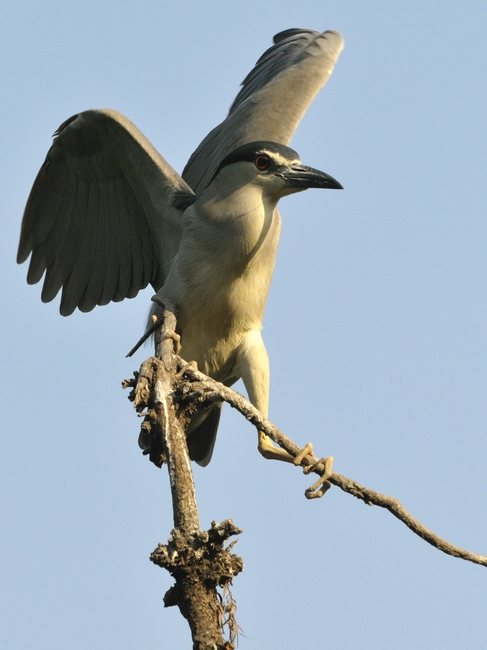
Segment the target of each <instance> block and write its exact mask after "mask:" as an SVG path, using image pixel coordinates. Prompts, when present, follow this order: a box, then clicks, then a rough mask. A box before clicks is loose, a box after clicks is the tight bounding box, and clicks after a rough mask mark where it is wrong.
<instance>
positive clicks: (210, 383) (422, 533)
mask: <svg viewBox="0 0 487 650" xmlns="http://www.w3.org/2000/svg"><path fill="white" fill-rule="evenodd" d="M178 367H180V368H184V367H185V362H184V361H183V360H182V359H179V360H178ZM183 376H184V377H185V378H187V379H188V380H189V381H188V383H187V384H183V386H182V387H181V388H180V391H181V394H182V395H181V397H182V400H183V401H186V400H187V401H193V402H194V403H195V404H197V405H198V406H199V405H200V404H201V405H202V406H203V405H208V403H211V402H213V401H225V402H227V403H228V404H230V406H232V407H233V408H234V409H236V410H237V411H239V412H240V413H241V414H242V415H243V416H244V417H245V418H246V419H247V420H248V421H249V422H250V423H252V424H253V425H254V426H256V427H258V428H259V429H262V430H263V431H264V432H265V433H266V434H267V435H268V436H269V437H270V438H272V440H273V441H274V442H275V443H276V444H278V445H279V446H280V447H282V448H283V449H285V450H286V451H287V452H288V453H289V454H291V456H294V457H296V456H298V455H299V454H300V452H301V448H300V447H299V446H298V445H297V444H296V443H294V442H293V441H292V440H290V439H289V438H288V437H287V436H286V435H284V433H282V431H280V430H279V429H278V428H277V427H276V426H275V425H274V424H272V422H270V420H268V419H267V418H265V417H264V416H263V415H262V414H261V413H260V412H259V411H258V410H257V409H256V408H255V407H254V406H252V404H250V402H248V401H247V400H246V399H245V398H244V397H243V396H242V395H240V394H239V393H237V392H236V391H234V390H232V389H231V388H227V387H226V386H224V385H223V384H221V383H219V382H217V381H215V380H213V379H210V378H209V377H207V376H206V375H204V374H203V373H201V372H199V371H198V370H195V369H194V368H193V367H192V366H191V365H190V366H186V367H185V370H184V373H183ZM301 465H302V466H303V467H304V468H305V469H306V468H307V467H310V468H312V470H311V471H312V472H314V473H315V474H318V475H320V476H321V475H322V474H323V472H324V470H325V468H324V465H323V464H322V463H321V462H320V459H319V458H316V457H315V456H313V455H312V454H308V455H307V456H306V457H305V458H304V459H303V461H302V463H301ZM327 480H328V481H329V482H330V483H331V484H333V485H335V486H336V487H339V488H340V489H341V490H343V491H344V492H347V493H348V494H351V495H352V496H354V497H356V498H357V499H360V500H362V501H363V502H364V503H366V504H367V505H370V506H372V505H375V506H379V507H380V508H385V509H386V510H388V511H389V512H390V513H391V514H393V515H394V516H395V517H397V518H398V519H399V520H400V521H402V522H403V523H404V524H406V526H407V527H408V528H409V529H410V530H412V531H413V533H415V534H416V535H418V536H419V537H421V538H422V539H424V540H425V541H426V542H428V544H431V545H432V546H434V547H435V548H437V549H438V550H440V551H442V552H443V553H446V554H447V555H452V556H453V557H458V558H461V559H463V560H467V561H469V562H474V563H475V564H480V565H483V566H487V557H486V556H484V555H479V554H477V553H472V552H470V551H467V550H464V549H462V548H459V547H458V546H454V545H453V544H450V542H447V541H446V540H444V539H442V538H441V537H439V536H438V535H436V534H435V533H433V532H432V531H431V530H429V529H428V528H426V526H424V525H423V524H422V523H421V522H419V521H418V520H417V519H416V518H415V517H413V516H412V515H411V513H409V512H408V511H407V510H406V509H405V508H404V506H403V505H402V504H401V502H400V501H399V500H398V499H396V498H394V497H391V496H388V495H386V494H380V493H379V492H375V491H374V490H371V489H370V488H366V487H364V486H363V485H361V484H360V483H358V482H357V481H354V480H352V479H350V478H347V477H346V476H342V475H341V474H338V473H337V472H333V473H332V474H331V476H330V477H328V478H327ZM312 487H313V488H314V489H316V484H315V486H312ZM306 496H307V497H308V498H310V497H311V496H313V491H312V490H311V488H310V489H309V490H307V491H306Z"/></svg>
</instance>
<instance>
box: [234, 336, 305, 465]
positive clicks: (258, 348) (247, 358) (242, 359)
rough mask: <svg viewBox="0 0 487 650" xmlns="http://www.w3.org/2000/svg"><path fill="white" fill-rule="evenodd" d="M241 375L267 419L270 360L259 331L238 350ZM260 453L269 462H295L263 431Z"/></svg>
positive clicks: (251, 399)
mask: <svg viewBox="0 0 487 650" xmlns="http://www.w3.org/2000/svg"><path fill="white" fill-rule="evenodd" d="M238 365H239V369H240V374H241V377H242V379H243V382H244V384H245V388H246V389H247V393H248V395H249V400H250V401H251V402H252V404H253V405H254V406H255V407H256V408H257V409H259V411H260V412H261V413H262V414H263V415H265V417H267V414H268V411H269V358H268V356H267V350H266V349H265V347H264V342H263V341H262V337H261V335H260V332H259V331H251V332H248V333H247V334H246V335H245V337H244V339H243V341H242V343H241V344H240V346H239V350H238ZM257 448H258V450H259V452H260V453H261V454H262V456H264V458H267V459H269V460H282V461H284V462H286V463H292V462H294V458H293V457H292V456H291V455H290V454H288V453H287V451H285V450H284V449H281V448H280V447H276V446H275V445H274V443H273V442H272V440H271V439H270V438H269V436H267V435H266V434H265V433H264V432H263V431H261V430H259V431H258V444H257Z"/></svg>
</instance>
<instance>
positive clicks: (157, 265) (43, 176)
mask: <svg viewBox="0 0 487 650" xmlns="http://www.w3.org/2000/svg"><path fill="white" fill-rule="evenodd" d="M55 135H56V139H55V140H54V143H53V145H52V147H51V149H50V150H49V152H48V154H47V158H46V161H45V162H44V164H43V165H42V167H41V169H40V171H39V174H38V175H37V178H36V180H35V182H34V185H33V188H32V190H31V193H30V196H29V199H28V201H27V205H26V209H25V213H24V218H23V222H22V231H21V238H20V244H19V251H18V257H17V260H18V262H19V263H21V262H24V261H25V260H26V259H27V258H28V256H29V255H30V254H31V253H32V257H31V260H30V265H29V271H28V282H29V283H31V284H33V283H35V282H39V280H40V279H41V278H42V276H43V275H44V273H45V279H44V287H43V291H42V299H43V300H44V301H45V302H48V301H50V300H52V299H53V298H54V297H55V296H56V295H57V293H58V291H59V289H61V287H62V289H63V293H62V298H61V306H60V311H61V313H62V314H63V315H68V314H70V313H72V312H73V311H74V309H76V307H79V308H80V310H82V311H90V310H91V309H93V308H94V307H95V305H99V304H107V303H108V302H110V301H111V300H113V301H119V300H123V299H124V298H126V297H133V296H135V295H137V293H138V292H139V291H140V290H141V289H143V288H144V287H146V286H147V284H149V282H150V283H152V284H153V286H154V288H155V289H156V290H157V289H159V288H160V287H161V286H162V284H163V282H164V279H165V277H166V275H167V272H168V270H169V268H170V265H171V262H172V260H173V258H174V256H175V255H176V253H177V251H178V248H179V241H180V238H181V215H182V210H181V209H178V208H177V207H174V206H173V203H172V196H173V194H174V192H180V193H181V192H182V193H183V194H187V195H188V196H192V195H193V192H192V190H191V189H190V188H189V186H188V185H187V184H186V183H185V182H184V181H183V180H182V179H181V178H180V177H179V175H178V174H177V173H176V172H175V171H174V169H172V167H170V165H168V163H167V162H166V161H165V160H164V158H162V156H160V154H159V153H158V152H157V151H156V150H155V149H154V147H153V146H152V145H151V144H150V142H149V141H148V140H147V139H146V138H145V137H144V136H143V135H142V133H141V132H140V131H139V130H138V129H137V128H136V127H135V126H134V125H133V124H132V123H131V122H130V121H129V120H128V119H127V118H126V117H124V116H123V115H121V114H120V113H117V112H116V111H111V110H107V109H102V110H90V111H85V112H83V113H79V114H78V115H75V116H73V117H72V118H70V119H69V120H66V122H64V123H63V124H62V125H61V126H60V127H59V129H58V130H57V131H56V133H55Z"/></svg>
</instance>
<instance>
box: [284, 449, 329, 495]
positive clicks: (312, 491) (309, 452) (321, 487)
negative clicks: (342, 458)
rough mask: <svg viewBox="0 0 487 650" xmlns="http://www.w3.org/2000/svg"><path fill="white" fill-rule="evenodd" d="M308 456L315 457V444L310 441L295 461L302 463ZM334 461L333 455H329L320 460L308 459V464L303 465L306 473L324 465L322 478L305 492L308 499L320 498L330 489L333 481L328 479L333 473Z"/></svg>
mask: <svg viewBox="0 0 487 650" xmlns="http://www.w3.org/2000/svg"><path fill="white" fill-rule="evenodd" d="M306 456H311V458H312V459H314V451H313V445H312V444H311V443H310V442H308V443H307V444H306V445H305V446H304V447H303V448H302V449H301V451H300V452H299V454H298V455H297V456H296V458H294V460H293V463H294V464H295V465H301V463H302V462H303V460H304V459H305V458H306ZM333 461H334V458H333V456H327V457H326V458H320V460H318V461H314V462H313V461H308V464H307V465H305V466H304V467H303V472H304V473H305V474H310V473H311V472H314V471H315V470H316V469H317V468H318V467H319V466H320V465H322V466H323V471H322V473H321V476H320V478H319V479H318V480H317V481H316V483H313V485H312V486H311V487H309V488H308V489H307V490H306V492H305V495H306V498H307V499H319V498H320V497H322V496H323V495H324V494H325V492H327V491H328V490H329V489H330V487H331V483H330V482H329V481H328V479H329V478H330V476H331V475H332V474H333Z"/></svg>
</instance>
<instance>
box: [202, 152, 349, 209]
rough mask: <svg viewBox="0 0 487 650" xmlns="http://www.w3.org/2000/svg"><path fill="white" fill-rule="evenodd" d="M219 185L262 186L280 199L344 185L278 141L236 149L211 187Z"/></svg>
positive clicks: (233, 187) (233, 189)
mask: <svg viewBox="0 0 487 650" xmlns="http://www.w3.org/2000/svg"><path fill="white" fill-rule="evenodd" d="M213 183H215V184H217V185H218V192H219V195H220V196H222V191H224V192H225V194H227V195H228V194H230V193H234V192H236V191H238V190H240V189H243V188H247V187H248V188H251V187H253V188H255V189H260V190H261V191H262V192H263V193H264V194H266V195H267V196H269V197H270V198H271V199H274V200H275V201H276V203H277V201H278V200H279V199H280V198H282V197H283V196H287V195H288V194H294V193H295V192H302V191H303V190H307V189H309V188H312V187H316V188H323V189H336V190H339V189H343V188H342V186H341V185H340V183H339V182H338V181H336V180H335V179H334V178H332V177H331V176H329V175H328V174H325V173H324V172H322V171H319V170H318V169H313V168H312V167H307V166H305V165H303V164H301V160H300V158H299V155H298V154H297V153H296V151H294V149H291V148H290V147H286V146H285V145H283V144H279V143H277V142H267V141H259V142H250V143H248V144H244V145H242V146H241V147H238V149H235V150H234V151H232V152H231V153H230V154H229V155H228V156H226V157H225V158H224V159H223V160H222V162H221V163H220V165H219V166H218V169H217V171H216V172H215V175H214V176H213V178H212V180H211V181H210V183H209V185H208V188H209V187H210V186H211V185H212V184H213Z"/></svg>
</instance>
